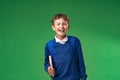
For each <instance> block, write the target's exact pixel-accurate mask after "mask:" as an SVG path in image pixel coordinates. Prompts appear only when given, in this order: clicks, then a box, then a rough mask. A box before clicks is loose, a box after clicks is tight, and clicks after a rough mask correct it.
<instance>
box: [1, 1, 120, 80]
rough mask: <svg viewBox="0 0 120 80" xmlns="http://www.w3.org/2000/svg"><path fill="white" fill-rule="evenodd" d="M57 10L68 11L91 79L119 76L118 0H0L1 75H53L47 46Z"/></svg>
mask: <svg viewBox="0 0 120 80" xmlns="http://www.w3.org/2000/svg"><path fill="white" fill-rule="evenodd" d="M56 13H65V14H67V15H68V16H69V18H70V25H71V27H70V29H69V31H68V35H72V36H76V37H78V38H79V39H80V40H81V43H82V49H83V53H84V60H85V64H86V69H87V74H88V80H119V79H120V78H119V76H120V1H119V0H0V80H51V79H50V77H49V76H48V74H47V73H46V72H45V71H44V46H45V43H46V42H47V41H49V40H51V39H53V38H54V35H55V33H54V32H53V31H52V29H51V18H52V16H53V15H54V14H56Z"/></svg>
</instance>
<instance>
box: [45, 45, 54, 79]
mask: <svg viewBox="0 0 120 80" xmlns="http://www.w3.org/2000/svg"><path fill="white" fill-rule="evenodd" d="M44 68H45V71H46V72H48V73H49V75H50V76H52V77H54V74H55V71H54V68H53V65H52V58H51V56H50V54H49V50H48V47H47V45H46V46H45V63H44Z"/></svg>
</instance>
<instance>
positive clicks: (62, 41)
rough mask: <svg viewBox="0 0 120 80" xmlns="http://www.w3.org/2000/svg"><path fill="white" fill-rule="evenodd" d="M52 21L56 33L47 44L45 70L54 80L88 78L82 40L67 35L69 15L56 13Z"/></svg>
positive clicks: (83, 79)
mask: <svg viewBox="0 0 120 80" xmlns="http://www.w3.org/2000/svg"><path fill="white" fill-rule="evenodd" d="M51 22H52V29H53V30H54V31H55V33H56V35H55V39H53V40H51V41H49V42H48V43H47V44H46V46H45V63H44V67H45V71H47V72H48V74H49V75H50V76H51V77H52V79H53V80H80V79H82V80H86V78H87V75H86V69H85V65H84V59H83V54H82V50H81V44H80V41H79V39H78V38H76V37H73V36H67V35H66V33H67V31H68V29H69V28H70V24H69V19H68V17H67V15H65V14H56V15H55V16H54V17H53V18H52V21H51ZM51 58H52V59H51ZM51 61H52V63H51Z"/></svg>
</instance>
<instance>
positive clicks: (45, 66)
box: [44, 44, 50, 72]
mask: <svg viewBox="0 0 120 80" xmlns="http://www.w3.org/2000/svg"><path fill="white" fill-rule="evenodd" d="M48 66H50V64H49V50H48V46H47V44H46V46H45V59H44V69H45V71H46V72H48Z"/></svg>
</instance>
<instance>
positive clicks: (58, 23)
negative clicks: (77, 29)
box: [52, 18, 69, 39]
mask: <svg viewBox="0 0 120 80" xmlns="http://www.w3.org/2000/svg"><path fill="white" fill-rule="evenodd" d="M52 29H53V30H54V31H55V32H56V37H58V38H60V39H63V38H64V37H65V35H66V32H67V30H68V29H69V25H68V23H67V21H65V20H64V19H63V18H60V19H56V20H55V21H54V24H53V25H52Z"/></svg>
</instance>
